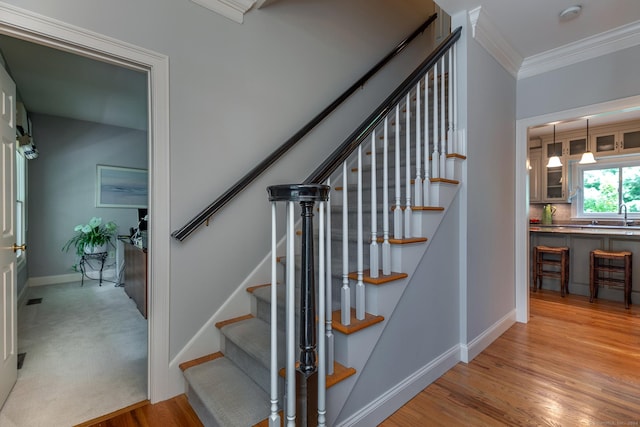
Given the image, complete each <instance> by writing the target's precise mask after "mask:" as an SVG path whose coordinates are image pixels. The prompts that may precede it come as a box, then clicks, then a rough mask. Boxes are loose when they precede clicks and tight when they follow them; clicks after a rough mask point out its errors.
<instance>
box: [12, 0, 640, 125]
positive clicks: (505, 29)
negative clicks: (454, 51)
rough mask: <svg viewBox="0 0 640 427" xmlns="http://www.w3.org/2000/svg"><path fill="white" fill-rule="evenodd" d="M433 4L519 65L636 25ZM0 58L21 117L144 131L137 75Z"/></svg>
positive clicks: (614, 9) (620, 2) (621, 6)
mask: <svg viewBox="0 0 640 427" xmlns="http://www.w3.org/2000/svg"><path fill="white" fill-rule="evenodd" d="M281 1H284V0H281ZM292 1H293V0H292ZM438 4H439V5H440V6H441V7H442V8H443V9H444V10H445V11H447V12H448V13H449V14H454V13H456V12H458V11H461V10H472V9H474V8H476V7H478V6H481V7H482V11H483V14H486V16H488V18H489V19H490V20H491V22H492V23H493V25H494V26H495V28H496V29H497V30H498V31H499V33H500V34H501V35H502V37H503V39H504V40H506V41H507V42H508V43H509V45H510V46H511V47H512V48H513V50H514V51H515V52H517V53H518V54H519V55H520V56H521V57H522V58H523V59H527V58H530V57H533V56H536V55H542V54H544V53H545V52H548V51H550V50H552V49H556V48H560V47H563V46H566V45H568V44H571V43H576V42H578V41H580V40H583V39H585V38H588V37H592V36H595V35H598V34H601V33H603V32H606V31H610V30H613V29H615V28H619V27H621V26H624V25H628V24H632V23H638V22H640V0H575V1H574V0H483V1H482V2H478V1H477V0H439V1H438ZM576 4H580V5H582V12H581V14H580V15H579V16H578V17H577V18H575V19H573V20H571V21H567V22H560V20H559V14H560V12H561V11H562V10H563V9H565V8H567V7H569V6H572V5H576ZM263 7H264V6H263ZM0 51H1V52H2V53H3V56H4V57H5V60H6V62H7V64H8V67H9V70H10V72H11V74H12V76H13V78H14V80H15V81H16V85H17V87H18V91H19V94H20V96H21V97H22V99H23V102H24V104H25V106H26V107H27V109H28V111H30V112H33V113H42V114H50V115H57V116H62V117H69V118H74V119H79V120H87V121H93V122H98V123H106V124H110V125H115V126H123V127H128V128H133V129H143V130H144V129H146V128H147V81H146V74H145V73H141V72H137V71H133V70H129V69H125V68H120V67H115V66H113V65H109V64H106V63H102V62H98V61H95V60H91V59H88V58H84V57H80V56H77V55H73V54H70V53H66V52H62V51H58V50H54V49H50V48H46V47H43V46H39V45H35V44H32V43H28V42H24V41H22V40H17V39H13V38H10V37H7V36H3V35H0ZM612 116H613V115H610V116H609V117H608V119H609V120H613V117H612Z"/></svg>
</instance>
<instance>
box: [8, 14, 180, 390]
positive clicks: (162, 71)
mask: <svg viewBox="0 0 640 427" xmlns="http://www.w3.org/2000/svg"><path fill="white" fill-rule="evenodd" d="M0 33H2V34H5V35H8V36H11V37H15V38H19V39H23V40H26V41H30V42H33V43H37V44H41V45H44V46H48V47H52V48H55V49H60V50H64V51H67V52H71V53H75V54H78V55H82V56H86V57H89V58H92V59H96V60H99V61H104V62H108V63H111V64H114V65H118V66H123V67H127V68H132V69H136V70H139V71H142V72H144V73H146V74H147V76H148V77H147V81H148V111H149V126H148V129H149V141H148V146H149V209H150V211H151V212H155V215H154V217H153V218H151V219H150V221H149V242H148V245H149V253H150V257H149V261H148V267H149V283H150V287H149V317H148V327H149V339H148V357H149V358H148V386H147V390H148V394H149V399H150V400H151V402H157V401H161V400H165V399H167V398H169V397H171V390H170V386H169V322H168V314H169V286H170V279H169V277H170V255H169V253H170V251H169V247H170V224H169V212H170V205H169V104H168V90H169V83H168V80H169V79H168V69H169V65H168V58H167V57H166V56H164V55H161V54H157V53H154V52H151V51H149V50H146V49H142V48H138V47H135V46H132V45H130V44H126V43H121V42H118V41H116V40H114V39H112V38H110V37H106V36H101V35H99V34H95V33H94V32H90V31H86V30H84V29H82V28H78V27H74V26H71V25H67V24H64V23H61V22H60V21H58V20H53V19H49V18H47V17H43V16H42V15H37V14H33V13H31V12H29V11H26V10H23V9H18V8H15V7H12V6H9V5H6V4H0Z"/></svg>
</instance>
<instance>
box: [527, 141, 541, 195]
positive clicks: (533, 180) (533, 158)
mask: <svg viewBox="0 0 640 427" xmlns="http://www.w3.org/2000/svg"><path fill="white" fill-rule="evenodd" d="M541 163H542V150H541V149H540V148H532V149H530V150H529V202H541V201H542V178H541V176H540V172H541V171H542V166H541Z"/></svg>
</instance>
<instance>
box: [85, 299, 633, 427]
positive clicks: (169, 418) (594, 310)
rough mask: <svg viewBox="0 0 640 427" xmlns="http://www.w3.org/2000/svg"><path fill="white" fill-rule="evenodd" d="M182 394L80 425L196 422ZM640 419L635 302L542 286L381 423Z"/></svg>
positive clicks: (104, 426) (610, 422)
mask: <svg viewBox="0 0 640 427" xmlns="http://www.w3.org/2000/svg"><path fill="white" fill-rule="evenodd" d="M201 425H202V424H201V423H200V422H199V421H198V420H197V418H196V417H195V414H194V413H193V410H192V409H191V407H190V406H189V405H188V402H187V401H186V398H185V397H184V396H179V397H177V398H175V399H171V400H169V401H166V402H161V403H159V404H155V405H149V404H148V402H147V403H145V402H143V404H142V405H139V406H138V407H135V408H125V410H123V411H118V413H116V414H113V416H105V417H102V418H101V419H98V420H93V421H90V422H88V423H85V424H82V425H81V427H90V426H92V427H98V426H99V427H133V426H151V427H153V426H163V427H164V426H181V427H191V426H201ZM427 425H428V426H454V425H455V426H458V425H460V426H525V425H526V426H531V425H535V426H539V425H548V426H576V425H640V304H638V305H631V308H630V309H629V310H625V309H624V304H621V303H612V302H607V301H602V300H599V301H596V302H595V303H593V304H590V303H589V301H588V298H586V297H581V296H574V295H568V296H567V297H565V298H560V295H559V293H556V292H551V291H546V290H543V291H541V292H538V293H535V294H531V320H530V322H529V323H528V324H526V325H525V324H519V323H518V324H515V325H514V326H513V327H512V328H510V329H509V330H508V331H507V332H505V333H504V334H503V335H502V336H501V337H500V338H498V339H497V340H496V341H495V342H494V343H493V344H492V345H491V346H489V347H488V348H487V349H486V350H485V351H483V352H482V353H481V354H480V355H479V356H478V357H476V358H475V359H474V360H473V361H472V362H471V363H469V364H463V363H459V364H458V365H457V366H455V367H454V368H453V369H452V370H450V371H449V372H447V373H446V374H445V375H444V376H442V377H441V378H439V379H438V380H437V381H436V382H434V383H433V384H431V385H430V386H429V387H427V388H426V389H424V390H423V391H422V392H420V394H418V395H417V396H416V397H415V398H413V399H412V400H411V401H409V402H408V403H407V404H406V405H405V406H403V407H402V408H401V409H400V410H398V411H397V412H396V413H395V414H393V415H392V416H391V417H389V418H388V419H387V420H385V421H384V422H383V423H382V424H381V426H383V427H396V426H398V427H399V426H401V427H407V426H411V427H413V426H427Z"/></svg>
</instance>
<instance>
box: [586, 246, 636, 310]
mask: <svg viewBox="0 0 640 427" xmlns="http://www.w3.org/2000/svg"><path fill="white" fill-rule="evenodd" d="M631 256H632V254H631V252H629V251H618V252H611V251H603V250H600V249H596V250H593V251H591V253H590V261H589V302H593V299H594V298H598V285H612V286H621V285H622V287H623V289H624V307H625V308H629V304H631Z"/></svg>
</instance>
